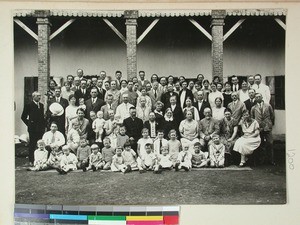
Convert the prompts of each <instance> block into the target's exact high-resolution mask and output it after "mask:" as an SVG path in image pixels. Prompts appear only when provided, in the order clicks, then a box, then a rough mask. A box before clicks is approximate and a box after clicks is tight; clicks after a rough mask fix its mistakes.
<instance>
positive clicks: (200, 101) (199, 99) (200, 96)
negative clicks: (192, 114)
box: [194, 91, 211, 120]
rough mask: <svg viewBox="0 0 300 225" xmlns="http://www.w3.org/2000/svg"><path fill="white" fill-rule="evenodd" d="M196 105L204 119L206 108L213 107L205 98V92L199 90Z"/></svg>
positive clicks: (201, 117)
mask: <svg viewBox="0 0 300 225" xmlns="http://www.w3.org/2000/svg"><path fill="white" fill-rule="evenodd" d="M194 106H195V107H196V109H197V110H198V113H199V117H200V120H202V119H203V118H204V117H205V116H204V109H205V108H211V107H210V104H209V103H208V102H207V101H205V100H204V93H203V91H198V92H197V101H196V102H195V103H194Z"/></svg>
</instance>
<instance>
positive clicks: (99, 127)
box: [92, 111, 105, 143]
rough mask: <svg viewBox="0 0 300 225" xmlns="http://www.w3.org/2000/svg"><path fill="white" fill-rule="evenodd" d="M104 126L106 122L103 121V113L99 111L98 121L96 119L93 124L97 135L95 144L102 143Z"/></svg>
mask: <svg viewBox="0 0 300 225" xmlns="http://www.w3.org/2000/svg"><path fill="white" fill-rule="evenodd" d="M104 125H105V120H104V119H103V112H102V111H98V112H97V119H95V120H94V121H93V124H92V128H93V131H94V132H95V134H96V140H95V142H100V143H101V142H102V135H103V133H104Z"/></svg>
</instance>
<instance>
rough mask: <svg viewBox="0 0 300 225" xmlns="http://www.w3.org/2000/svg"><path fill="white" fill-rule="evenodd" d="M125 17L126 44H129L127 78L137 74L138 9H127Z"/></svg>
mask: <svg viewBox="0 0 300 225" xmlns="http://www.w3.org/2000/svg"><path fill="white" fill-rule="evenodd" d="M124 18H125V19H126V22H125V25H126V45H127V79H130V78H133V77H136V76H137V55H136V48H137V38H136V28H137V18H138V11H137V10H126V11H125V12H124Z"/></svg>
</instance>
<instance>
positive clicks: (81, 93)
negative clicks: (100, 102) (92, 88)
mask: <svg viewBox="0 0 300 225" xmlns="http://www.w3.org/2000/svg"><path fill="white" fill-rule="evenodd" d="M80 86H81V87H80V89H79V90H76V91H75V93H74V95H75V98H76V105H79V99H80V98H84V101H86V100H88V99H89V98H90V93H89V92H88V90H87V80H86V79H85V78H83V79H81V81H80Z"/></svg>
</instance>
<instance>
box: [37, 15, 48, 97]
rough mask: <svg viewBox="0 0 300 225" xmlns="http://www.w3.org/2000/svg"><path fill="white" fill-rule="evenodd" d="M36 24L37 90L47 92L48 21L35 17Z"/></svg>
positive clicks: (42, 92)
mask: <svg viewBox="0 0 300 225" xmlns="http://www.w3.org/2000/svg"><path fill="white" fill-rule="evenodd" d="M37 24H38V91H39V92H40V93H41V94H42V102H44V100H45V99H44V94H45V93H46V92H47V89H48V83H49V76H50V41H49V36H50V23H49V19H48V18H37Z"/></svg>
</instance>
